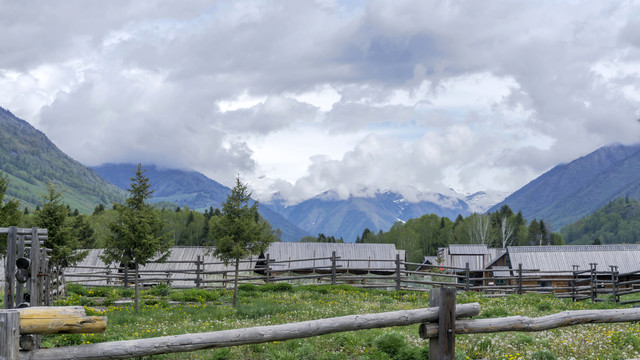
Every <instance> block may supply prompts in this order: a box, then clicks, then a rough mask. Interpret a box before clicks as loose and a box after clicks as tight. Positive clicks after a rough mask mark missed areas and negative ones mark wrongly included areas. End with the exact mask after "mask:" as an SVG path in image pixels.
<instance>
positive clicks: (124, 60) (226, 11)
mask: <svg viewBox="0 0 640 360" xmlns="http://www.w3.org/2000/svg"><path fill="white" fill-rule="evenodd" d="M639 14H640V5H639V4H637V3H636V2H593V1H576V2H556V1H551V0H545V1H538V2H525V1H520V2H504V1H482V2H479V1H472V0H469V1H456V2H448V1H436V0H425V1H419V2H416V1H405V0H398V1H393V2H389V1H378V0H371V1H360V2H339V1H318V2H300V1H295V0H288V1H287V0H285V1H281V2H278V3H277V5H276V4H272V3H269V2H265V1H259V0H250V1H243V2H233V1H220V2H211V1H207V0H202V1H189V2H188V3H183V2H180V3H178V2H165V1H153V0H150V1H144V2H126V1H108V2H97V3H91V4H85V3H84V2H80V1H77V0H63V1H57V2H55V3H49V2H39V3H32V2H27V3H25V2H4V3H3V4H2V5H0V42H2V44H3V47H2V56H0V98H2V99H3V103H2V104H0V106H3V107H5V108H8V109H9V110H11V111H13V112H14V113H16V114H17V115H18V116H20V117H23V118H25V120H28V121H30V122H31V123H32V124H34V125H36V126H37V127H38V128H40V129H42V130H43V131H45V133H46V134H47V135H48V136H49V137H50V138H52V140H53V141H54V142H55V143H56V144H57V145H58V146H59V147H60V148H61V149H63V150H64V151H66V152H67V153H69V155H71V156H72V157H74V158H76V159H78V160H80V161H82V162H84V163H86V164H89V165H94V164H99V163H102V162H118V161H131V162H138V161H143V162H153V163H157V164H158V165H163V166H171V167H182V168H193V169H195V170H199V171H202V172H203V173H205V174H207V175H209V176H211V177H213V178H215V179H216V180H218V181H221V182H223V183H225V184H228V185H230V184H232V183H233V179H234V178H235V176H236V174H237V173H242V174H243V176H246V178H247V179H249V180H250V181H251V182H253V184H252V186H254V188H255V189H256V191H257V192H258V193H260V194H261V196H266V195H268V192H269V191H275V190H279V191H281V193H282V194H286V195H287V196H289V197H290V198H291V199H292V200H296V201H297V200H301V199H303V198H305V197H308V196H313V195H315V194H317V193H319V192H322V191H324V190H328V189H337V191H338V193H339V194H341V195H343V196H347V195H348V194H358V193H363V192H364V193H367V192H371V191H375V190H376V189H382V188H384V189H391V190H396V191H401V192H405V194H414V195H415V194H417V193H418V191H421V190H435V191H446V190H447V189H448V188H449V187H454V188H456V189H457V190H460V191H465V192H472V191H476V190H482V189H488V188H492V189H498V190H515V189H517V187H519V186H522V185H524V184H525V183H526V182H527V181H529V180H531V179H532V178H533V177H535V176H537V175H539V174H540V173H541V172H543V171H545V170H547V169H549V168H550V167H552V166H553V165H555V164H557V163H559V162H565V161H569V160H572V159H573V158H576V157H578V156H581V155H584V154H586V153H588V152H590V151H593V150H595V149H596V148H598V147H600V146H602V145H606V144H609V143H613V142H625V143H631V142H636V141H637V139H638V138H639V135H640V125H639V124H638V122H637V121H636V120H637V119H638V118H640V106H639V102H640V88H639V87H638V84H639V83H640V82H639V80H640V36H638V34H639V33H640V22H639V21H638V20H637V19H638V15H639Z"/></svg>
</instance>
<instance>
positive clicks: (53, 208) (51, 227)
mask: <svg viewBox="0 0 640 360" xmlns="http://www.w3.org/2000/svg"><path fill="white" fill-rule="evenodd" d="M42 198H43V200H44V201H45V202H44V204H42V209H38V210H37V211H36V214H35V220H36V226H37V227H39V228H42V229H47V240H46V241H45V243H44V245H45V247H47V248H49V249H51V250H52V251H51V255H50V260H49V262H50V264H51V265H52V266H54V267H59V268H64V267H67V266H70V265H75V264H76V263H78V262H79V261H82V259H84V258H85V256H87V252H86V251H84V252H78V251H77V250H78V249H79V248H80V243H79V242H78V240H77V238H76V237H74V236H73V233H72V229H71V226H70V224H69V221H68V220H67V218H68V217H69V208H68V205H66V204H64V203H63V202H62V190H59V189H58V184H55V183H54V182H53V181H51V180H49V181H48V182H47V191H46V193H44V194H42Z"/></svg>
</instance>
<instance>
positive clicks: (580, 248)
mask: <svg viewBox="0 0 640 360" xmlns="http://www.w3.org/2000/svg"><path fill="white" fill-rule="evenodd" d="M508 251H509V259H510V262H511V266H512V267H517V266H518V264H522V267H523V268H525V269H539V270H540V271H563V270H569V271H570V270H572V269H573V265H578V266H579V268H578V269H579V270H588V269H590V266H589V264H590V263H596V264H598V265H597V268H598V269H599V270H610V268H609V266H610V265H615V266H618V271H619V272H620V273H627V272H632V271H637V270H640V261H638V259H640V245H564V246H509V247H508ZM567 273H569V272H567Z"/></svg>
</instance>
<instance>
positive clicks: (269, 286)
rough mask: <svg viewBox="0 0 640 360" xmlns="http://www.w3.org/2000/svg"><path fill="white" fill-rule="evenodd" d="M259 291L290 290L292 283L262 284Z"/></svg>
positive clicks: (291, 289)
mask: <svg viewBox="0 0 640 360" xmlns="http://www.w3.org/2000/svg"><path fill="white" fill-rule="evenodd" d="M259 289H260V291H263V292H264V291H274V292H292V291H293V285H291V284H289V283H277V284H264V285H262V286H260V288H259Z"/></svg>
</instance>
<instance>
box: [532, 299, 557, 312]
mask: <svg viewBox="0 0 640 360" xmlns="http://www.w3.org/2000/svg"><path fill="white" fill-rule="evenodd" d="M536 309H538V311H550V310H551V309H553V306H551V303H550V302H548V301H541V302H539V303H537V304H536Z"/></svg>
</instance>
